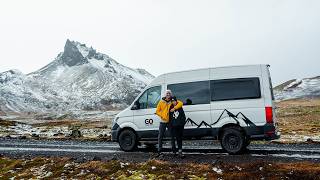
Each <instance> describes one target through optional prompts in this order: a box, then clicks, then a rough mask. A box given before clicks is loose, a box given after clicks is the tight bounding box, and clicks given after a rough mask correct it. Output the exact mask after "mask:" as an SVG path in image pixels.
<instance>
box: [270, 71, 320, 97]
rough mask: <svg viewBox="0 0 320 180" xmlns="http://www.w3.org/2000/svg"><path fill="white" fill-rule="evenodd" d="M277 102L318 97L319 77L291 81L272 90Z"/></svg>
mask: <svg viewBox="0 0 320 180" xmlns="http://www.w3.org/2000/svg"><path fill="white" fill-rule="evenodd" d="M274 93H275V98H276V99H277V100H286V99H296V98H318V97H320V76H317V77H313V78H304V79H292V80H290V81H287V82H285V83H283V84H280V85H279V86H276V87H275V88H274Z"/></svg>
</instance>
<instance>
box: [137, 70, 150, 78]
mask: <svg viewBox="0 0 320 180" xmlns="http://www.w3.org/2000/svg"><path fill="white" fill-rule="evenodd" d="M136 70H137V71H138V72H139V73H140V74H142V75H145V76H149V77H151V78H154V76H153V75H152V74H150V73H149V72H148V71H147V70H145V69H141V68H137V69H136Z"/></svg>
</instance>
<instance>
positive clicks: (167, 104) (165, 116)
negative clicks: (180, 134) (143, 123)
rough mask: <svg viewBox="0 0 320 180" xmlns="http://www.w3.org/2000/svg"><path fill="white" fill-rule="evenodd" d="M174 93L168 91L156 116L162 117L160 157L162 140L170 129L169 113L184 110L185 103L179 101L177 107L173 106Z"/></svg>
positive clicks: (159, 135)
mask: <svg viewBox="0 0 320 180" xmlns="http://www.w3.org/2000/svg"><path fill="white" fill-rule="evenodd" d="M171 99H172V92H171V90H169V89H168V90H166V94H165V97H163V98H162V99H161V100H160V101H159V103H158V105H157V110H156V114H157V115H158V116H159V117H160V119H161V121H160V125H159V134H158V156H160V155H161V152H162V139H163V136H164V133H165V132H166V129H167V128H169V126H168V125H169V120H170V119H169V112H174V111H175V110H177V109H180V108H182V105H183V103H182V102H181V101H177V103H176V105H175V106H171V105H172V101H171Z"/></svg>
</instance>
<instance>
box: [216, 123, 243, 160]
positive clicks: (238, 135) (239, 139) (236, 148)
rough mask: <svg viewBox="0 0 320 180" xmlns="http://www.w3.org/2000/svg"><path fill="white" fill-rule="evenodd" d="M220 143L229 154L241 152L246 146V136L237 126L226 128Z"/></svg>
mask: <svg viewBox="0 0 320 180" xmlns="http://www.w3.org/2000/svg"><path fill="white" fill-rule="evenodd" d="M220 143H221V146H222V148H223V149H224V150H226V151H227V152H228V153H229V154H240V153H241V152H243V150H244V149H245V148H246V142H245V136H244V134H243V133H242V132H241V130H240V128H237V127H230V128H227V129H225V130H224V131H223V133H222V137H221V140H220Z"/></svg>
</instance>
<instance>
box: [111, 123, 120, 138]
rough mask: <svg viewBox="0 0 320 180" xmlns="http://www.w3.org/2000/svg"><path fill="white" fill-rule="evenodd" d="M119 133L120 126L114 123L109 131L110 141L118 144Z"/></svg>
mask: <svg viewBox="0 0 320 180" xmlns="http://www.w3.org/2000/svg"><path fill="white" fill-rule="evenodd" d="M119 131H120V126H119V125H118V124H117V123H116V124H114V125H113V127H112V129H111V141H113V142H118V135H119Z"/></svg>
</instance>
